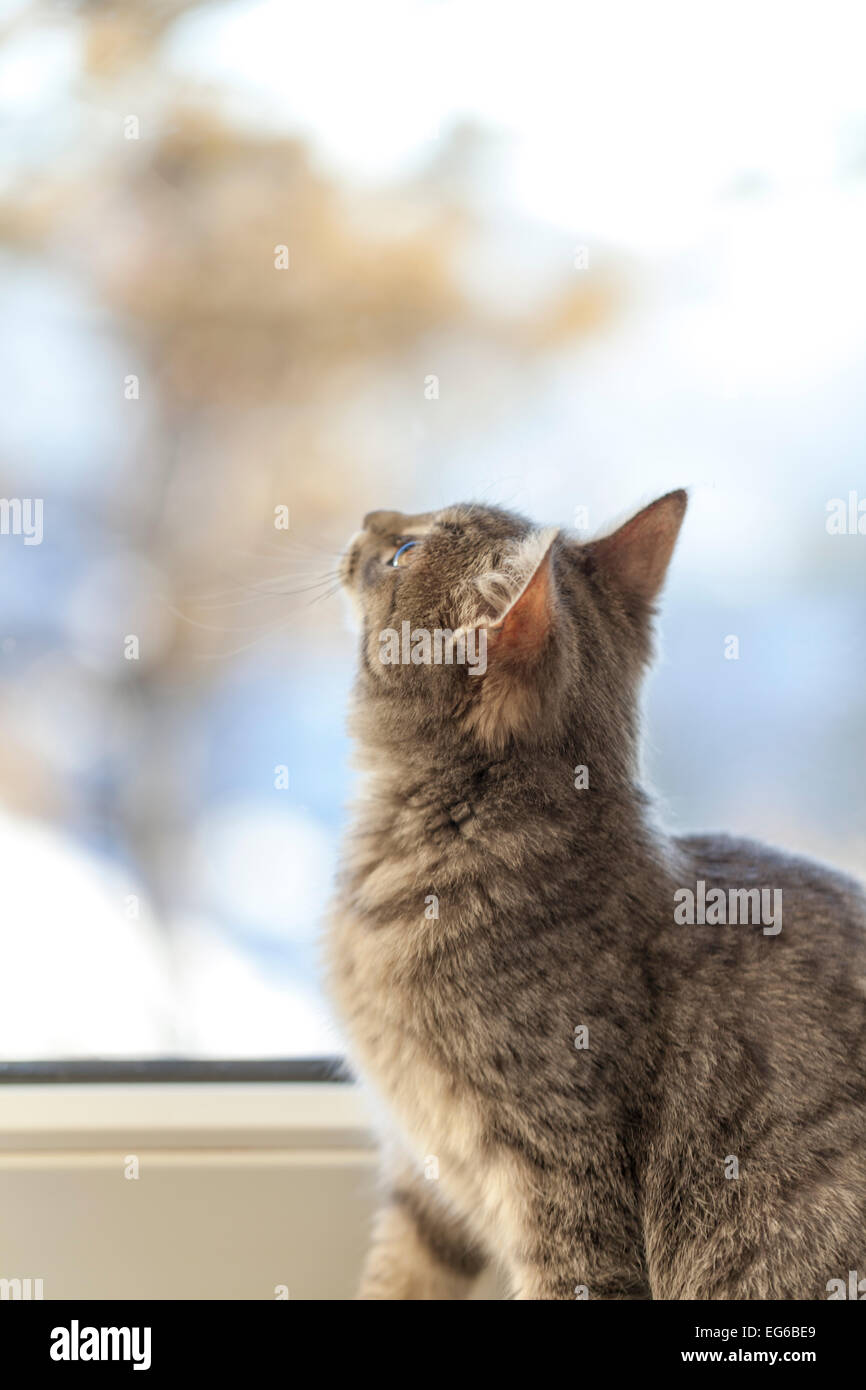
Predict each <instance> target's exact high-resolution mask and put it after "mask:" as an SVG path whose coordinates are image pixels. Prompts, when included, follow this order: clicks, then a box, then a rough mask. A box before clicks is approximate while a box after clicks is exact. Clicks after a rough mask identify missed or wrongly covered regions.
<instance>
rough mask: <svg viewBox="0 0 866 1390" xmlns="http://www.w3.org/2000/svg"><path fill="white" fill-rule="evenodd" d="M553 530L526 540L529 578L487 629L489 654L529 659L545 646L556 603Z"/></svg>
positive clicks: (537, 533) (554, 532) (554, 536)
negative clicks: (529, 566)
mask: <svg viewBox="0 0 866 1390" xmlns="http://www.w3.org/2000/svg"><path fill="white" fill-rule="evenodd" d="M556 536H557V532H556V531H555V530H550V531H541V532H536V533H535V534H534V535H533V537H532V539H531V540H530V542H529V543H528V549H529V555H528V556H527V557H526V558H527V559H528V561H529V562H530V563H534V569H532V570H531V571H530V574H529V578H528V579H527V580H526V582H525V584H524V586H523V588H522V589H521V591H520V593H519V594H518V595H517V597H516V598H514V599H513V600H512V602H511V603H510V604H509V606H508V607H507V608H506V609H505V611H504V613H502V614H501V615H500V616H499V618H498V619H497V620H496V622H494V623H491V624H490V626H489V627H488V630H487V644H488V649H489V652H490V655H491V656H494V655H495V656H497V657H500V658H501V657H503V656H512V657H514V658H515V659H530V658H532V657H534V656H537V655H538V654H539V652H540V651H541V650H542V648H543V647H544V645H545V643H546V641H547V639H548V637H549V636H550V633H551V629H552V627H553V622H554V613H555V606H556V594H555V584H554V578H553V543H554V541H555V540H556Z"/></svg>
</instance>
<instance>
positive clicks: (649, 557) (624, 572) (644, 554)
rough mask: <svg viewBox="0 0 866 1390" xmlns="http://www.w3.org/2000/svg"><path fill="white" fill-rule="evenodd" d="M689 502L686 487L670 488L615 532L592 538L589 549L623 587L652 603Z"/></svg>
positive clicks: (616, 582)
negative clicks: (596, 538) (670, 490)
mask: <svg viewBox="0 0 866 1390" xmlns="http://www.w3.org/2000/svg"><path fill="white" fill-rule="evenodd" d="M687 502H688V495H687V493H686V492H685V490H684V489H683V488H678V489H677V491H676V492H668V493H666V494H665V496H664V497H659V498H658V500H657V501H655V502H651V503H650V505H649V506H648V507H644V509H643V511H641V512H638V514H637V516H633V517H632V519H631V521H627V522H626V523H625V525H624V526H620V527H619V529H618V530H616V531H614V532H613V533H612V534H611V535H609V536H603V537H602V539H601V540H597V541H590V542H589V544H588V545H586V547H585V551H586V553H587V554H588V555H590V556H591V557H592V559H593V561H594V562H595V564H596V565H597V567H598V568H599V569H601V570H603V571H604V573H605V574H606V575H608V577H609V578H610V579H611V580H612V581H613V583H615V584H616V585H617V586H618V587H619V588H621V589H623V590H624V591H625V592H626V593H628V594H633V595H635V596H636V597H637V598H641V599H644V600H645V601H646V602H647V603H652V601H653V599H654V598H655V597H656V595H657V594H658V592H659V589H660V588H661V586H662V584H663V583H664V577H665V574H666V573H667V568H668V565H669V564H670V558H671V555H672V554H673V550H674V546H675V545H676V540H677V536H678V535H679V532H680V527H681V525H682V522H683V517H684V516H685V514H686V504H687Z"/></svg>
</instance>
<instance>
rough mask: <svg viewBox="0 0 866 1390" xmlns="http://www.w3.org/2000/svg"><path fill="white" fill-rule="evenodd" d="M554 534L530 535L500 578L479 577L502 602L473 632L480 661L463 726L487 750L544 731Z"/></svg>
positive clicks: (553, 615) (553, 606) (552, 652)
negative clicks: (480, 648)
mask: <svg viewBox="0 0 866 1390" xmlns="http://www.w3.org/2000/svg"><path fill="white" fill-rule="evenodd" d="M556 535H557V532H556V531H555V530H548V531H534V532H532V534H531V535H530V536H528V537H527V538H526V539H525V540H524V541H523V542H521V544H520V546H519V547H518V549H517V550H516V551H515V553H514V554H512V555H511V556H509V569H508V570H507V572H506V573H505V574H504V575H500V576H496V575H489V576H486V577H485V579H486V581H488V582H486V583H485V579H482V588H484V589H487V590H488V595H489V597H492V596H493V592H494V591H495V590H497V589H500V588H501V590H502V591H503V601H502V603H501V605H500V604H496V605H495V607H494V613H495V616H494V617H491V618H490V619H485V620H484V621H483V622H482V623H481V624H480V626H479V627H478V629H477V631H478V635H479V637H483V640H484V647H483V653H484V660H483V663H480V664H479V665H478V666H476V667H475V670H474V671H473V676H476V677H477V678H478V683H477V696H478V698H477V700H476V701H475V702H474V704H473V705H472V708H471V710H470V713H469V725H470V727H472V728H473V729H474V730H475V732H476V734H477V735H478V736H479V737H480V738H481V739H482V740H483V742H484V743H486V744H487V746H488V747H489V748H490V749H492V750H497V749H502V748H504V747H505V745H506V743H507V742H508V739H509V738H511V737H512V736H522V735H528V734H531V733H532V731H533V730H535V731H540V730H541V729H542V728H543V727H544V715H545V694H546V693H549V691H550V687H551V683H552V667H551V663H555V661H556V650H557V643H556V627H557V616H558V603H557V596H556V576H555V571H554V542H555V540H556Z"/></svg>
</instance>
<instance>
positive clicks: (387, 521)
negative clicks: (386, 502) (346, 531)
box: [362, 512, 402, 535]
mask: <svg viewBox="0 0 866 1390" xmlns="http://www.w3.org/2000/svg"><path fill="white" fill-rule="evenodd" d="M401 521H402V513H401V512H368V513H367V515H366V516H365V517H364V520H363V522H362V525H363V527H364V530H365V531H374V532H379V533H380V534H381V535H388V534H391V533H393V532H398V533H399V532H400V530H401V527H400V522H401Z"/></svg>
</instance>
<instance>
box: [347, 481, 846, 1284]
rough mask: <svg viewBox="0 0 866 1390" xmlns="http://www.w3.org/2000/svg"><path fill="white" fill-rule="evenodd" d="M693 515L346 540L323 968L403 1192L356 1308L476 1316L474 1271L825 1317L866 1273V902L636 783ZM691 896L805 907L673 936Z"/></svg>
mask: <svg viewBox="0 0 866 1390" xmlns="http://www.w3.org/2000/svg"><path fill="white" fill-rule="evenodd" d="M685 501H686V499H685V494H684V493H672V494H669V495H668V496H667V497H665V498H662V499H660V500H659V501H658V502H656V503H654V504H653V505H652V506H651V507H649V508H646V509H645V510H644V511H643V512H641V513H639V514H638V516H637V517H635V518H633V519H632V521H630V522H629V523H627V525H626V526H624V527H621V528H620V529H619V530H618V531H617V532H615V533H614V534H613V535H612V536H610V537H607V538H604V539H602V540H599V541H594V542H589V543H581V542H579V541H577V540H574V539H571V538H569V537H568V536H566V535H563V534H559V535H557V536H556V538H555V539H554V540H553V542H552V545H550V543H549V539H548V538H549V536H550V535H551V534H553V533H547V534H546V535H545V537H544V538H543V540H542V542H541V543H540V544H535V541H536V540H537V537H536V535H535V533H534V532H533V528H532V527H531V526H530V524H529V523H528V522H526V521H525V520H524V519H522V518H520V517H516V516H512V515H510V514H508V513H506V512H502V511H499V510H497V509H492V508H484V507H478V506H460V507H454V508H450V509H447V510H446V511H443V512H441V513H438V514H431V515H426V516H421V517H403V516H401V515H399V514H397V513H382V512H379V513H374V514H372V516H370V517H368V518H367V519H366V529H365V531H364V532H363V533H362V534H361V535H360V536H359V537H358V538H357V539H356V540H355V542H354V544H353V545H352V547H351V548H350V550H349V551H348V552H347V555H346V557H345V560H344V573H343V577H344V582H345V583H346V586H347V587H348V589H349V590H350V592H351V593H352V595H353V596H354V598H355V600H356V602H357V604H358V606H359V608H360V611H361V616H362V621H363V629H364V630H363V635H362V639H361V662H360V671H359V675H358V681H357V688H356V693H355V699H354V704H353V712H352V727H353V731H354V734H355V737H356V741H357V748H358V757H359V763H360V766H361V769H362V773H363V776H364V786H363V795H362V798H361V799H360V800H359V803H358V807H357V810H356V813H355V818H354V823H353V826H352V829H351V831H350V834H349V836H348V839H347V844H346V847H345V853H344V858H343V865H342V870H341V875H340V881H339V887H338V894H337V901H336V904H335V908H334V912H333V916H332V922H331V929H330V932H329V940H328V949H329V975H330V982H331V989H332V993H333V997H334V999H335V1002H336V1004H337V1007H338V1010H339V1012H340V1014H341V1016H342V1019H343V1022H344V1025H345V1028H346V1032H347V1036H348V1043H349V1052H350V1056H351V1058H352V1060H353V1062H354V1065H355V1067H356V1069H357V1071H358V1073H359V1074H360V1076H361V1077H362V1078H363V1079H364V1080H365V1081H366V1082H367V1084H368V1086H369V1088H370V1090H371V1093H372V1094H373V1096H374V1097H375V1098H376V1099H377V1100H378V1102H379V1105H380V1110H381V1115H382V1135H383V1166H384V1173H385V1180H386V1188H387V1189H388V1191H387V1192H386V1197H385V1200H384V1202H383V1208H382V1212H381V1214H380V1218H379V1222H378V1224H377V1234H376V1239H375V1241H374V1245H373V1249H372V1251H371V1254H370V1257H369V1261H368V1266H367V1270H366V1272H365V1276H364V1280H363V1285H362V1290H361V1296H362V1297H365V1298H441V1297H462V1296H465V1294H466V1292H467V1291H468V1289H469V1287H470V1284H471V1276H473V1275H474V1274H475V1273H476V1272H477V1269H478V1268H479V1267H480V1265H481V1263H482V1262H483V1260H485V1259H490V1260H495V1261H496V1262H497V1263H499V1264H500V1265H502V1266H503V1267H504V1268H505V1270H506V1272H507V1274H508V1276H509V1278H510V1281H511V1286H512V1289H513V1291H514V1293H515V1294H516V1296H518V1297H523V1298H542V1299H568V1298H574V1297H581V1296H589V1297H592V1298H640V1297H644V1298H645V1297H653V1298H662V1299H666V1298H667V1299H726V1298H762V1299H763V1298H793V1299H807V1298H826V1297H827V1296H828V1295H827V1288H828V1283H829V1281H831V1280H833V1279H846V1278H847V1276H848V1271H849V1270H860V1271H861V1272H862V1273H863V1274H866V1145H864V1138H866V1065H864V1063H866V1055H864V1054H866V931H864V927H866V904H864V898H863V895H862V892H861V890H860V888H859V887H858V885H857V884H856V883H854V882H852V881H850V880H848V879H846V878H844V877H843V876H841V875H840V874H838V873H835V872H832V871H830V870H829V869H826V868H823V867H821V866H819V865H817V864H813V863H809V862H807V861H805V860H802V859H795V858H790V857H788V856H786V855H784V854H782V853H780V852H778V851H775V850H772V849H768V848H766V847H764V846H762V845H758V844H753V843H751V842H747V841H738V840H732V839H728V838H726V837H723V836H718V837H717V836H698V837H687V838H684V839H672V838H669V837H667V836H666V835H665V834H664V833H663V832H662V831H661V830H660V829H659V828H658V827H657V825H656V824H655V823H654V819H653V815H652V810H651V804H650V802H649V800H648V798H647V796H646V794H645V793H644V791H643V790H642V789H641V786H640V783H639V771H638V769H639V739H638V724H639V720H638V699H639V689H640V683H641V677H642V673H643V670H644V668H645V665H646V663H647V660H648V659H649V656H650V649H651V625H652V616H653V605H654V601H655V598H656V595H657V593H658V590H659V588H660V586H661V584H662V582H663V579H664V574H665V570H666V568H667V563H668V560H669V558H670V554H671V551H672V549H673V546H674V543H675V540H676V535H677V532H678V530H679V526H680V522H681V520H682V516H683V514H684V511H685ZM413 536H417V537H418V541H419V543H418V545H417V546H416V547H415V549H414V550H412V551H410V552H408V554H407V556H406V557H405V558H406V560H407V564H406V567H405V568H401V569H395V568H394V567H393V566H391V565H390V563H389V560H390V556H391V554H392V553H393V552H394V551H395V549H396V548H397V546H398V545H399V544H400V543H401V542H402V541H403V540H404V539H406V538H411V537H413ZM545 546H549V549H547V550H546V551H545V552H544V554H541V553H540V552H541V551H542V550H543V549H544V547H545ZM533 566H534V567H535V568H532V567H533ZM497 574H498V575H500V576H501V583H498V582H497V580H496V575H497ZM491 576H493V578H492V579H491ZM476 578H478V579H479V580H480V582H479V583H478V584H475V583H474V581H475V579H476ZM473 604H474V611H473ZM497 605H499V608H498V610H497ZM503 605H504V607H503ZM404 619H408V620H409V621H410V622H411V623H412V624H413V626H414V627H426V628H432V627H437V626H438V627H456V626H457V625H458V623H460V622H463V623H466V622H467V621H469V622H475V623H477V624H481V625H483V626H484V627H485V628H486V629H487V631H488V633H489V637H490V656H489V665H488V670H487V672H486V674H484V675H483V676H481V677H479V676H473V675H471V674H470V673H469V672H468V671H467V669H466V668H465V667H462V668H461V667H454V666H439V667H437V666H412V665H408V666H397V667H395V666H384V665H382V664H381V662H379V660H378V656H377V653H378V633H379V631H380V629H382V628H384V627H388V626H399V623H400V622H401V621H402V620H404ZM579 765H585V766H586V767H588V769H589V787H588V788H585V789H577V788H576V786H575V777H574V770H575V768H576V767H577V766H579ZM698 879H703V880H705V881H706V883H707V885H708V886H712V887H724V888H728V887H731V888H737V889H741V888H749V887H751V886H757V887H773V888H775V889H780V890H782V893H783V900H784V923H783V929H782V930H781V931H780V932H779V933H778V935H767V934H765V933H764V932H763V931H762V929H761V927H760V925H746V924H741V925H727V926H711V925H695V926H688V925H677V924H676V923H675V921H674V915H673V913H674V895H675V893H676V892H677V890H678V889H681V888H683V887H689V886H691V887H692V888H694V886H695V883H696V881H697V880H698ZM433 896H435V898H436V899H437V900H438V917H435V916H432V915H431V913H432V906H431V902H430V900H431V898H432V897H433ZM425 904H426V907H425ZM425 913H426V915H425ZM581 1027H586V1028H588V1041H589V1045H588V1047H583V1048H581V1047H577V1046H576V1045H575V1029H578V1028H581ZM732 1160H736V1164H732ZM736 1165H738V1167H739V1176H738V1177H733V1176H729V1175H726V1174H729V1173H730V1171H731V1169H732V1167H734V1168H735V1167H736ZM425 1170H426V1172H425ZM388 1192H390V1196H389V1195H388ZM479 1252H481V1253H480V1254H479Z"/></svg>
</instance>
